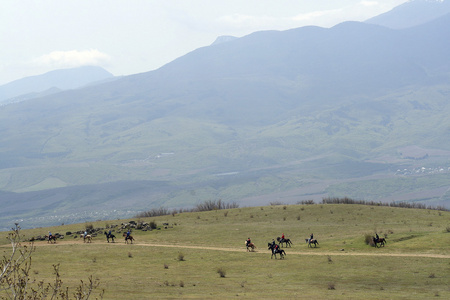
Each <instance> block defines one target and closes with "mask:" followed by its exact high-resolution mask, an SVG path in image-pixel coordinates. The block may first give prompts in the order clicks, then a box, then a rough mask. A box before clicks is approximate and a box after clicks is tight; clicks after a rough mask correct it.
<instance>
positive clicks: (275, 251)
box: [245, 237, 319, 259]
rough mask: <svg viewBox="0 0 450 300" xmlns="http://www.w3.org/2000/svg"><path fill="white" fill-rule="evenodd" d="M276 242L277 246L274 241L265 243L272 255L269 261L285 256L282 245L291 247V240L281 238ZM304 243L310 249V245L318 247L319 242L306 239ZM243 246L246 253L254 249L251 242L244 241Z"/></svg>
mask: <svg viewBox="0 0 450 300" xmlns="http://www.w3.org/2000/svg"><path fill="white" fill-rule="evenodd" d="M277 242H278V245H277V244H275V241H273V242H272V243H267V247H268V249H267V250H270V251H271V253H272V255H271V256H270V258H271V259H272V258H273V257H275V259H277V254H279V255H280V259H283V258H284V256H285V255H286V251H284V250H283V249H281V247H283V244H284V246H285V247H291V246H292V245H293V243H292V241H291V239H286V238H281V237H277ZM306 243H307V244H308V247H312V245H314V247H317V245H319V242H318V241H317V240H316V239H306ZM245 246H246V247H247V252H250V251H254V250H255V249H256V246H255V244H254V243H252V242H250V243H249V242H248V241H245Z"/></svg>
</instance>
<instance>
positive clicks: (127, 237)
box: [125, 229, 131, 239]
mask: <svg viewBox="0 0 450 300" xmlns="http://www.w3.org/2000/svg"><path fill="white" fill-rule="evenodd" d="M130 233H131V232H130V229H128V231H127V236H126V238H125V239H129V238H130Z"/></svg>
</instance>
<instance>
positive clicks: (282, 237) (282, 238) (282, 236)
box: [281, 233, 284, 241]
mask: <svg viewBox="0 0 450 300" xmlns="http://www.w3.org/2000/svg"><path fill="white" fill-rule="evenodd" d="M281 240H282V241H284V233H283V234H282V235H281Z"/></svg>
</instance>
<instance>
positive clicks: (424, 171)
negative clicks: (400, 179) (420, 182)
mask: <svg viewBox="0 0 450 300" xmlns="http://www.w3.org/2000/svg"><path fill="white" fill-rule="evenodd" d="M448 172H450V167H434V168H425V167H417V168H412V169H398V170H397V171H396V172H395V175H402V176H412V175H431V174H441V173H448Z"/></svg>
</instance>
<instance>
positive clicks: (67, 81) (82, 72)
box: [0, 66, 114, 103]
mask: <svg viewBox="0 0 450 300" xmlns="http://www.w3.org/2000/svg"><path fill="white" fill-rule="evenodd" d="M113 77H114V76H113V75H112V74H111V73H109V72H108V71H106V70H105V69H103V68H101V67H94V66H84V67H78V68H72V69H61V70H55V71H50V72H47V73H45V74H42V75H36V76H30V77H25V78H22V79H18V80H15V81H12V82H10V83H7V84H4V85H2V86H0V103H1V102H2V101H5V100H8V99H10V98H16V97H18V96H22V97H24V98H25V99H29V98H35V97H37V96H45V94H46V93H47V94H52V93H55V92H59V91H61V90H68V89H75V88H80V87H83V86H85V85H88V84H91V83H94V82H99V81H102V80H106V79H112V78H113Z"/></svg>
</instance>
